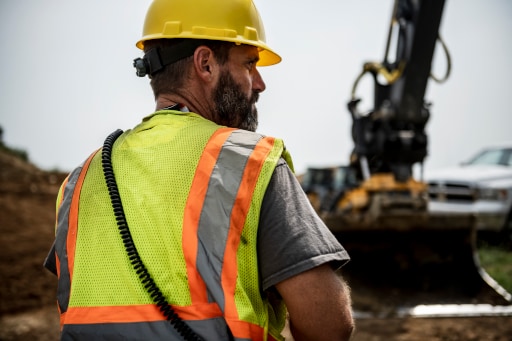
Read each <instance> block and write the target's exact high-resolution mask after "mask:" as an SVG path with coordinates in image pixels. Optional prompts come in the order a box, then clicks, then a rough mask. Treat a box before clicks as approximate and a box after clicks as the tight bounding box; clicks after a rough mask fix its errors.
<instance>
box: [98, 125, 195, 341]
mask: <svg viewBox="0 0 512 341" xmlns="http://www.w3.org/2000/svg"><path fill="white" fill-rule="evenodd" d="M122 133H123V131H122V130H121V129H117V130H116V131H114V132H113V133H112V134H110V135H109V136H108V137H107V138H106V139H105V142H104V144H103V150H102V152H101V164H102V166H103V174H104V176H105V182H106V183H107V188H108V194H109V195H110V200H111V202H112V208H113V210H114V215H115V217H116V222H117V226H118V229H119V233H120V234H121V238H122V239H123V244H124V247H125V249H126V252H127V253H128V258H129V259H130V262H131V263H132V265H133V268H134V269H135V272H136V273H137V275H138V276H139V279H140V280H141V282H142V285H144V288H145V289H146V290H147V292H148V293H149V295H150V296H151V299H152V300H153V302H155V303H156V305H157V306H158V308H159V309H160V311H161V312H162V314H164V316H165V318H166V319H167V321H169V322H170V323H171V325H172V326H173V327H174V329H176V331H177V332H178V333H179V334H180V335H181V336H182V337H183V339H185V340H190V341H201V340H202V338H201V337H200V336H199V335H197V334H196V333H195V332H194V331H193V330H192V329H190V327H189V326H188V325H187V324H186V323H185V322H184V321H183V320H182V319H181V318H180V317H179V316H178V314H176V312H175V311H174V309H173V308H172V307H171V306H170V305H169V303H167V300H166V299H165V297H164V295H163V294H162V292H161V291H160V289H159V288H158V286H157V285H156V283H155V281H154V280H153V278H151V276H150V274H149V272H148V270H147V268H146V266H145V265H144V263H143V262H142V259H141V258H140V255H139V252H138V251H137V248H136V247H135V244H134V242H133V238H132V235H131V233H130V229H129V228H128V222H127V221H126V216H125V214H124V209H123V205H122V203H121V196H120V195H119V189H118V187H117V183H116V178H115V176H114V170H113V168H112V162H111V156H112V147H113V145H114V142H115V140H116V139H117V138H118V137H119V136H120V135H121V134H122Z"/></svg>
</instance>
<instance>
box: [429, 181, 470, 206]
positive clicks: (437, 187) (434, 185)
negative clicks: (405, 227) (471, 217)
mask: <svg viewBox="0 0 512 341" xmlns="http://www.w3.org/2000/svg"><path fill="white" fill-rule="evenodd" d="M428 195H429V198H430V199H431V200H435V201H451V202H473V201H475V198H476V192H475V190H474V189H473V188H471V187H470V186H468V185H465V184H453V183H438V182H430V183H429V184H428Z"/></svg>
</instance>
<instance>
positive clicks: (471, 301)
mask: <svg viewBox="0 0 512 341" xmlns="http://www.w3.org/2000/svg"><path fill="white" fill-rule="evenodd" d="M322 218H323V219H324V221H325V223H326V225H327V226H328V227H329V228H330V230H331V231H332V232H333V233H334V234H335V236H336V237H337V238H338V240H339V241H340V242H341V243H342V244H343V246H344V247H345V249H347V251H348V252H349V254H350V256H351V261H350V262H349V263H348V264H347V265H346V266H345V267H344V268H343V269H342V275H343V277H344V278H345V279H346V280H347V281H348V283H349V285H350V287H351V288H352V299H353V307H354V312H355V315H356V317H359V318H364V317H372V318H375V317H382V318H384V317H406V316H412V317H447V316H493V315H505V316H512V296H511V294H510V293H508V292H507V291H506V290H505V289H504V288H503V287H501V286H500V285H499V284H498V283H497V282H496V281H494V280H493V279H492V278H491V277H490V276H489V275H488V274H487V273H486V272H485V270H484V269H483V268H482V267H481V266H480V262H479V259H478V254H477V249H476V229H475V226H474V220H473V217H472V216H470V215H455V214H446V215H435V216H434V215H414V214H407V213H404V214H395V215H389V216H381V217H379V219H378V220H374V221H372V222H363V221H357V220H354V219H351V218H350V217H349V216H344V215H335V214H327V215H323V217H322Z"/></svg>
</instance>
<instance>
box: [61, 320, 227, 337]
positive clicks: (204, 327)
mask: <svg viewBox="0 0 512 341" xmlns="http://www.w3.org/2000/svg"><path fill="white" fill-rule="evenodd" d="M187 324H188V325H189V326H190V327H191V328H192V329H193V330H194V332H196V333H197V334H198V335H199V336H201V337H202V338H203V339H204V340H229V336H228V329H227V327H226V323H225V322H224V319H223V318H221V317H219V318H214V319H209V320H200V321H190V320H189V321H187ZM61 340H63V341H65V340H75V341H80V340H83V341H89V340H94V341H100V340H151V341H153V340H157V341H158V340H166V341H168V340H183V337H182V336H180V335H179V334H178V332H177V331H176V329H175V328H174V327H173V326H172V325H171V324H170V323H169V322H168V321H153V322H135V323H102V324H65V325H64V328H63V330H62V334H61Z"/></svg>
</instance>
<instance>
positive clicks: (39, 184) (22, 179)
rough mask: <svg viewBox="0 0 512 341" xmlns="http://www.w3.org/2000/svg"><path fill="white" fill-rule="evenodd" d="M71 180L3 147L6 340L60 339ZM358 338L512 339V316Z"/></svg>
mask: <svg viewBox="0 0 512 341" xmlns="http://www.w3.org/2000/svg"><path fill="white" fill-rule="evenodd" d="M65 176H66V174H63V173H58V172H45V171H42V170H40V169H38V168H37V167H35V166H33V165H31V164H30V163H27V162H25V161H23V160H21V159H19V158H17V157H15V156H13V155H11V154H9V153H7V152H6V151H5V150H2V149H0V250H1V251H0V276H1V278H2V280H1V281H0V340H5V341H6V340H43V341H44V340H56V339H58V334H59V327H58V325H59V322H58V314H57V308H56V304H55V291H56V278H55V277H54V276H53V275H52V274H50V273H49V272H48V271H46V270H45V269H44V268H43V266H42V263H43V261H44V259H45V257H46V255H47V253H48V250H49V249H50V247H51V244H52V242H53V237H54V221H55V197H56V194H57V191H58V189H59V186H60V183H61V182H62V180H63V179H64V177H65ZM354 340H356V341H373V340H386V341H388V340H409V341H416V340H418V341H419V340H432V341H449V340H450V341H451V340H479V341H491V340H493V341H508V340H512V318H510V317H486V318H465V319H462V318H457V319H384V320H383V319H365V320H360V321H357V332H356V334H355V336H354Z"/></svg>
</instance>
